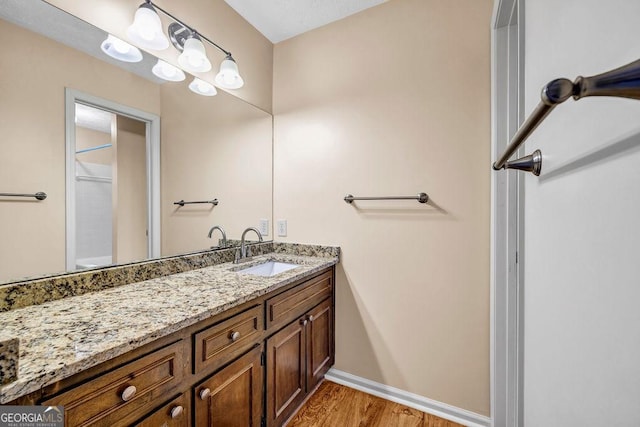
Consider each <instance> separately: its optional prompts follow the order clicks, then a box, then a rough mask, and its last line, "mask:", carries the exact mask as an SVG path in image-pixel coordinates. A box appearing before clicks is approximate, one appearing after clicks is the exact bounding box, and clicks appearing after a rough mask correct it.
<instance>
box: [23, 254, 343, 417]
mask: <svg viewBox="0 0 640 427" xmlns="http://www.w3.org/2000/svg"><path fill="white" fill-rule="evenodd" d="M333 283H334V268H333V267H331V268H328V269H326V270H324V271H322V272H320V273H318V274H316V275H315V276H313V277H311V278H309V279H305V280H301V281H298V282H296V283H292V284H290V285H287V286H285V287H283V288H282V289H278V290H276V291H274V292H271V293H269V294H267V295H264V296H261V297H258V298H255V299H254V300H251V301H248V302H246V303H244V304H242V305H240V306H237V307H234V308H232V309H229V310H227V311H225V312H223V313H219V314H217V315H215V316H213V317H211V318H209V319H207V320H204V321H202V322H199V323H197V324H195V325H192V326H189V327H187V328H185V329H183V330H181V331H178V332H175V333H174V334H171V335H169V336H166V337H164V338H161V339H159V340H157V341H155V342H153V343H150V344H147V345H144V346H142V347H139V348H136V349H135V350H132V351H130V352H129V353H127V354H124V355H122V356H118V357H116V358H114V359H110V360H108V361H106V362H103V363H102V364H101V365H98V366H95V367H93V368H90V369H88V370H86V371H83V372H80V373H78V374H76V375H74V376H73V377H70V378H66V379H64V380H61V381H59V382H57V383H54V384H51V385H48V386H46V387H44V388H43V389H41V390H38V391H37V392H33V393H31V394H30V395H27V396H23V397H21V398H19V399H17V400H16V401H14V402H12V404H39V405H64V407H65V425H66V426H69V427H76V426H109V427H119V426H131V425H135V426H142V427H154V426H155V427H157V426H163V427H188V426H196V427H209V426H211V427H221V426H225V427H228V426H238V427H261V426H263V425H265V424H266V425H268V426H281V425H282V424H283V423H284V422H286V421H287V419H288V418H289V417H290V416H291V415H293V413H294V412H295V410H296V409H297V408H298V407H299V406H300V405H301V404H302V403H303V402H304V400H305V399H306V397H307V396H308V395H309V393H311V392H312V391H313V390H314V388H315V387H316V386H317V384H318V383H319V382H320V381H321V380H322V378H323V377H324V374H325V373H326V372H327V370H328V369H329V367H330V366H331V365H333V363H334V349H335V344H334V306H335V293H334V292H333V286H334V285H333Z"/></svg>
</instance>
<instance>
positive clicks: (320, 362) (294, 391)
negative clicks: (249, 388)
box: [266, 298, 334, 426]
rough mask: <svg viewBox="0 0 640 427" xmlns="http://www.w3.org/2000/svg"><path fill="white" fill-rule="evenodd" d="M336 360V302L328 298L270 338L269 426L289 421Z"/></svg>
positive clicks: (267, 363)
mask: <svg viewBox="0 0 640 427" xmlns="http://www.w3.org/2000/svg"><path fill="white" fill-rule="evenodd" d="M333 361H334V330H333V301H332V299H331V298H327V299H325V300H324V301H323V302H321V303H320V304H318V305H317V306H316V307H314V308H312V309H311V310H309V311H308V312H307V313H305V314H303V315H302V316H300V317H299V318H297V319H295V320H294V321H293V322H291V323H290V324H289V325H287V326H286V327H284V328H283V329H282V330H280V331H279V332H277V333H275V334H274V335H272V336H271V337H269V338H268V339H267V345H266V365H267V391H268V393H267V426H280V425H282V424H283V423H284V422H285V421H286V420H287V419H289V417H291V415H293V413H294V412H295V411H296V409H297V408H298V407H299V406H300V405H301V404H302V403H303V402H304V400H305V399H306V397H307V396H308V395H309V393H311V392H312V391H313V390H314V389H315V387H316V386H317V385H318V383H319V382H320V381H321V380H322V378H323V377H324V374H325V373H326V372H327V371H328V370H329V368H330V367H331V365H333Z"/></svg>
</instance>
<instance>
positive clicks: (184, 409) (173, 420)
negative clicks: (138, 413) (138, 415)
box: [135, 394, 191, 427]
mask: <svg viewBox="0 0 640 427" xmlns="http://www.w3.org/2000/svg"><path fill="white" fill-rule="evenodd" d="M189 406H190V402H189V395H188V394H181V395H180V396H178V397H176V398H175V399H173V400H172V401H171V402H169V403H167V404H166V405H164V406H163V407H162V408H160V409H158V410H157V411H155V412H153V413H152V414H150V415H149V416H148V417H147V418H145V419H144V420H142V421H141V422H139V423H137V424H135V425H136V427H189V425H190V424H191V422H190V419H189Z"/></svg>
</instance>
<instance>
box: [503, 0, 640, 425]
mask: <svg viewBox="0 0 640 427" xmlns="http://www.w3.org/2000/svg"><path fill="white" fill-rule="evenodd" d="M524 16H525V25H524V27H525V56H524V58H525V61H524V63H525V67H524V78H525V113H526V114H528V113H529V112H531V110H532V109H533V108H534V107H535V105H536V104H537V103H538V102H539V100H540V89H541V88H542V86H543V85H545V84H546V83H547V82H549V81H550V80H553V79H555V78H558V77H567V78H569V79H571V80H574V79H575V77H577V76H578V75H584V76H590V75H594V74H599V73H600V72H603V71H608V70H610V69H613V68H616V67H618V66H621V65H624V64H626V63H629V62H632V61H634V60H637V59H640V25H639V24H638V23H639V22H640V1H637V0H608V1H602V0H562V1H558V0H526V1H525V14H524ZM525 147H526V148H525V151H526V152H527V153H529V152H532V151H533V150H534V149H536V148H539V149H541V150H542V153H543V165H542V174H541V176H540V177H535V176H533V175H530V174H527V175H526V176H525V177H524V180H525V193H524V194H525V197H524V213H525V214H524V254H523V255H524V257H523V261H524V263H523V267H524V362H523V367H524V425H525V426H530V427H538V426H544V427H552V426H562V427H567V426H580V427H585V426H607V427H614V426H640V244H639V243H640V167H639V166H638V165H640V101H634V100H624V99H612V98H586V99H583V100H580V101H577V102H575V101H573V100H569V101H567V102H565V103H564V104H562V105H560V106H559V107H557V108H556V110H555V111H553V112H552V113H551V115H550V116H549V117H548V118H547V119H546V120H545V121H544V122H543V123H542V125H541V126H540V127H539V128H538V129H537V130H536V131H535V132H534V134H533V135H532V136H531V137H530V138H529V140H528V141H527V143H526V145H525ZM496 173H505V172H503V171H501V172H496Z"/></svg>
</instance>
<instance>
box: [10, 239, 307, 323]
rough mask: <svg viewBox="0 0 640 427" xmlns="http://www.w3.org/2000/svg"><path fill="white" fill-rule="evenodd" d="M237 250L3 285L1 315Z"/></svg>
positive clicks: (261, 250) (261, 247) (265, 249)
mask: <svg viewBox="0 0 640 427" xmlns="http://www.w3.org/2000/svg"><path fill="white" fill-rule="evenodd" d="M236 250H237V249H236V248H231V249H225V250H218V251H205V252H198V253H193V254H186V255H180V256H174V257H165V258H160V259H155V260H150V261H142V262H137V263H132V264H125V265H119V266H113V267H106V268H100V269H93V270H85V271H78V272H74V273H66V274H61V275H56V276H44V277H40V278H34V279H30V280H23V281H20V282H14V283H8V284H4V285H1V286H0V312H3V311H9V310H14V309H16V308H21V307H28V306H30V305H35V304H43V303H45V302H49V301H55V300H59V299H62V298H67V297H72V296H77V295H84V294H86V293H88V292H96V291H101V290H104V289H110V288H113V287H116V286H122V285H126V284H128V283H134V282H141V281H143V280H149V279H154V278H156V277H162V276H166V275H167V274H176V273H182V272H185V271H189V270H193V269H196V268H203V267H209V266H212V265H216V264H220V263H223V262H230V261H233V259H234V258H235V252H236ZM251 250H252V253H253V254H254V255H260V254H265V253H270V252H273V243H272V242H267V243H260V244H256V245H251ZM289 253H295V252H289Z"/></svg>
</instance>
